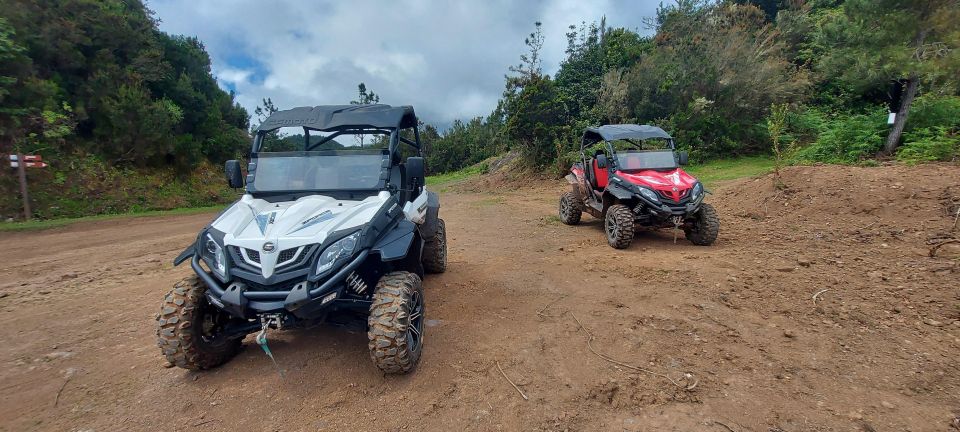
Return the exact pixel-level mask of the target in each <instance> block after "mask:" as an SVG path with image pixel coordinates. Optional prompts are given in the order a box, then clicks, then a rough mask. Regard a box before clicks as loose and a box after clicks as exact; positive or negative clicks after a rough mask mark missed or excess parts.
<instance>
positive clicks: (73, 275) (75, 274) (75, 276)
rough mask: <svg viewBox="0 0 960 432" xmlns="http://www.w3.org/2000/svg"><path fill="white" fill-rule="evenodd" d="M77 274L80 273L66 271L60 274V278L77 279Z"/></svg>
mask: <svg viewBox="0 0 960 432" xmlns="http://www.w3.org/2000/svg"><path fill="white" fill-rule="evenodd" d="M77 276H79V275H78V274H77V273H75V272H70V273H64V274H63V275H61V276H60V280H67V279H76V278H77Z"/></svg>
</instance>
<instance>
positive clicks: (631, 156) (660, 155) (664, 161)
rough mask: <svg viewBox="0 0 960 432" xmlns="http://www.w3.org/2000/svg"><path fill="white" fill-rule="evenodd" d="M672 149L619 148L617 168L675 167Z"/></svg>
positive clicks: (633, 169)
mask: <svg viewBox="0 0 960 432" xmlns="http://www.w3.org/2000/svg"><path fill="white" fill-rule="evenodd" d="M678 166H679V165H677V160H676V158H674V156H673V151H672V150H620V151H618V152H617V168H618V169H620V170H621V171H638V170H646V169H673V168H677V167H678Z"/></svg>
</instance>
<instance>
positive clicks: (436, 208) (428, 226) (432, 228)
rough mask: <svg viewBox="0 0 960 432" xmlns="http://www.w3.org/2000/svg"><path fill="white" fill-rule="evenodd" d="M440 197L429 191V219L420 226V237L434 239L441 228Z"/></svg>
mask: <svg viewBox="0 0 960 432" xmlns="http://www.w3.org/2000/svg"><path fill="white" fill-rule="evenodd" d="M439 221H440V196H439V195H437V194H436V193H434V192H430V191H427V217H426V218H425V219H424V221H423V223H422V224H421V225H420V235H421V236H422V237H423V238H425V239H430V238H433V237H434V236H435V235H437V227H438V226H440V222H439Z"/></svg>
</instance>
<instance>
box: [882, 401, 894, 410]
mask: <svg viewBox="0 0 960 432" xmlns="http://www.w3.org/2000/svg"><path fill="white" fill-rule="evenodd" d="M880 405H881V406H883V407H884V408H886V409H894V408H896V406H894V405H893V404H892V403H890V402H887V401H880Z"/></svg>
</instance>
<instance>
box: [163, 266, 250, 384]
mask: <svg viewBox="0 0 960 432" xmlns="http://www.w3.org/2000/svg"><path fill="white" fill-rule="evenodd" d="M206 291H207V286H206V285H205V284H204V283H203V281H201V280H200V278H199V277H198V276H196V275H193V276H190V277H188V278H185V279H183V280H181V281H180V282H177V284H176V285H174V287H173V290H172V291H170V293H168V294H167V296H166V297H165V298H164V299H163V306H162V307H161V308H160V315H159V316H158V317H157V345H158V346H159V347H160V350H161V351H162V352H163V356H164V357H166V358H167V361H169V362H170V363H173V364H174V365H176V366H179V367H182V368H184V369H190V370H202V369H210V368H214V367H217V366H220V365H222V364H224V363H226V362H227V361H229V360H230V359H232V358H233V357H234V356H235V355H237V353H238V352H239V351H240V347H241V345H242V344H243V340H242V338H237V337H233V338H230V337H227V334H226V332H225V331H224V330H225V328H226V325H227V323H228V322H229V321H230V320H231V317H230V315H228V314H227V313H226V312H223V311H221V310H220V309H217V308H216V307H214V306H212V305H211V304H210V303H209V302H208V301H207V297H206V296H205V295H204V293H205V292H206Z"/></svg>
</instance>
